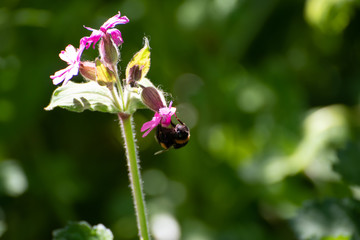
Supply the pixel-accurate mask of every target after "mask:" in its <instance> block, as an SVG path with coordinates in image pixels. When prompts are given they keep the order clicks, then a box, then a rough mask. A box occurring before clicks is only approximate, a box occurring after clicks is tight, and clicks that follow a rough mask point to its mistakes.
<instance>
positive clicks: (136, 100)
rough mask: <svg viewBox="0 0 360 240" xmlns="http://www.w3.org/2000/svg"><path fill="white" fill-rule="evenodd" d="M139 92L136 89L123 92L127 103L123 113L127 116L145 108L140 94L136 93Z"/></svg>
mask: <svg viewBox="0 0 360 240" xmlns="http://www.w3.org/2000/svg"><path fill="white" fill-rule="evenodd" d="M137 91H139V90H138V89H131V90H125V91H124V95H125V96H126V99H128V101H127V102H126V109H125V113H127V114H133V113H134V112H136V110H137V109H143V108H146V106H145V105H144V104H143V102H142V100H141V98H140V94H139V93H137Z"/></svg>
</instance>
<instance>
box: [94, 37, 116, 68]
mask: <svg viewBox="0 0 360 240" xmlns="http://www.w3.org/2000/svg"><path fill="white" fill-rule="evenodd" d="M99 52H100V56H101V59H102V60H103V61H104V62H105V63H107V64H109V65H110V66H112V65H114V64H117V62H118V60H119V58H120V52H119V49H118V48H117V47H116V45H115V43H114V42H113V40H112V39H111V35H110V34H108V33H106V34H105V35H104V36H103V37H102V38H101V41H100V45H99Z"/></svg>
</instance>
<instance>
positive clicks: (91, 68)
mask: <svg viewBox="0 0 360 240" xmlns="http://www.w3.org/2000/svg"><path fill="white" fill-rule="evenodd" d="M79 72H80V74H81V75H82V76H83V77H84V78H85V79H87V80H90V81H96V66H95V63H94V62H88V61H86V62H80V67H79Z"/></svg>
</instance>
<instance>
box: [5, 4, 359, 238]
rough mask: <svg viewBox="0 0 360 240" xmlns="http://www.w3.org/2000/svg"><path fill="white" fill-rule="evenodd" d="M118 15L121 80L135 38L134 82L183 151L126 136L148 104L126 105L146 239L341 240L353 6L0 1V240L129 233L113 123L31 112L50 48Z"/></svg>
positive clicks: (56, 64)
mask: <svg viewBox="0 0 360 240" xmlns="http://www.w3.org/2000/svg"><path fill="white" fill-rule="evenodd" d="M118 10H120V11H121V13H122V14H123V15H126V16H128V17H129V19H130V23H129V24H126V25H122V26H120V27H119V29H120V30H121V32H122V35H123V38H124V41H125V42H124V44H123V46H122V49H121V53H122V61H121V62H120V66H121V70H122V74H123V76H124V71H125V69H126V64H127V63H128V62H129V61H130V59H131V57H132V56H133V54H134V53H135V52H136V51H138V50H139V49H140V48H141V47H142V41H143V37H144V36H146V37H148V38H149V40H150V46H151V67H150V71H149V73H148V75H147V77H148V78H150V79H151V80H152V81H153V82H154V84H155V85H160V86H161V88H162V89H164V91H165V92H170V93H171V95H170V96H168V99H169V100H170V99H171V100H173V101H174V105H176V106H177V109H178V116H179V118H180V119H181V120H183V121H184V122H185V123H186V124H187V125H188V126H189V127H190V128H191V140H190V142H189V144H188V145H187V146H186V147H185V148H182V149H179V150H171V151H168V152H166V153H163V154H160V155H157V156H154V155H153V154H154V152H156V151H158V150H159V149H160V146H159V145H158V144H157V143H156V142H155V140H154V139H153V138H152V137H147V138H141V134H140V126H141V125H142V124H143V123H144V122H146V121H148V120H149V119H150V118H151V117H152V114H153V113H152V112H151V111H149V110H143V111H138V112H137V113H135V126H136V134H137V136H138V141H137V142H138V145H139V155H140V159H141V165H142V173H143V176H144V177H143V178H144V187H145V193H146V199H147V203H148V212H149V214H148V215H149V219H150V223H151V231H152V233H153V235H154V238H155V239H170V238H171V237H173V238H172V239H177V238H180V239H184V240H194V239H196V240H210V239H211V240H212V239H221V240H232V239H253V240H263V239H269V236H271V238H273V239H284V240H285V239H286V240H291V239H306V238H309V239H311V238H315V239H323V240H324V239H326V240H329V239H337V240H343V239H356V237H357V236H356V234H358V233H359V226H358V225H359V223H358V222H356V221H354V219H359V211H358V204H359V202H358V201H359V200H360V185H359V176H358V174H357V173H358V172H359V171H360V163H359V162H358V161H359V157H358V156H359V151H360V145H359V139H360V138H359V129H360V107H359V106H360V105H359V101H360V95H359V94H360V81H359V79H360V68H359V65H360V32H359V27H358V26H359V25H360V9H359V1H357V0H328V1H325V0H307V1H301V0H292V1H287V0H266V1H265V0H181V1H158V0H153V1H150V0H119V1H113V0H110V1H106V2H105V1H99V0H94V1H85V0H77V1H69V0H64V1H45V0H37V1H26V0H22V1H21V0H2V1H1V2H0V43H1V44H0V181H1V183H0V235H1V237H2V239H5V240H17V239H21V240H32V239H51V233H52V230H54V229H59V228H63V227H64V226H65V225H66V224H67V222H68V221H80V220H85V221H87V222H89V223H90V225H96V224H98V223H102V224H104V225H105V226H106V227H107V228H109V229H111V231H112V232H113V234H114V239H117V240H120V239H137V229H136V221H135V217H134V214H133V212H134V211H133V205H132V199H131V193H130V189H129V187H128V176H127V169H126V161H125V158H124V151H123V147H122V146H121V141H122V140H121V135H120V132H119V128H118V123H117V122H116V117H115V116H113V115H111V114H102V113H97V112H90V111H85V112H83V113H81V114H78V113H73V112H68V111H65V110H62V109H55V110H53V111H51V112H46V111H44V109H43V108H44V107H45V106H46V105H47V104H48V103H49V101H50V96H51V93H52V92H53V90H54V89H55V87H54V86H53V85H52V82H51V80H50V78H49V76H50V75H51V74H53V73H54V72H55V71H57V70H59V69H61V68H64V67H65V65H64V62H62V61H61V60H60V59H59V58H58V53H59V52H60V51H61V50H63V49H64V48H65V47H66V46H67V45H68V44H73V45H75V46H76V45H77V44H78V42H79V39H80V38H81V37H83V36H85V35H89V34H90V33H89V32H88V31H87V30H86V29H84V28H83V27H82V26H83V25H86V26H89V27H94V28H97V27H99V26H100V25H101V24H102V23H103V22H104V20H106V19H107V18H109V17H110V16H113V15H115V14H116V13H117V11H118ZM92 54H94V55H95V54H96V51H95V50H94V51H87V52H85V54H84V56H83V57H84V58H85V59H86V58H88V59H90V58H93V55H92ZM75 81H81V79H80V78H79V77H78V78H75ZM150 135H151V134H150ZM10 159H11V160H10ZM334 219H338V220H336V221H335V220H334ZM332 226H336V227H339V228H340V227H343V226H344V228H343V229H345V230H346V231H336V229H337V228H334V230H333V231H327V230H328V229H330V228H331V229H332ZM164 230H166V231H164ZM311 233H314V234H315V235H314V236H311ZM329 234H333V235H329ZM352 234H353V235H352Z"/></svg>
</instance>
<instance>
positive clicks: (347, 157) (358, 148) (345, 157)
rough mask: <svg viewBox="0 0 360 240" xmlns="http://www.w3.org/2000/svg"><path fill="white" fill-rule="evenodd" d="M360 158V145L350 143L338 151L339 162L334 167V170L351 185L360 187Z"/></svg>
mask: <svg viewBox="0 0 360 240" xmlns="http://www.w3.org/2000/svg"><path fill="white" fill-rule="evenodd" d="M359 156H360V143H355V142H349V143H348V144H347V145H346V146H345V148H343V149H341V150H339V151H338V157H339V161H338V162H337V163H335V164H334V165H333V169H334V170H335V171H336V172H338V173H339V174H340V175H341V177H342V179H343V180H344V181H345V182H347V183H349V184H355V185H360V174H359V172H360V168H359Z"/></svg>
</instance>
